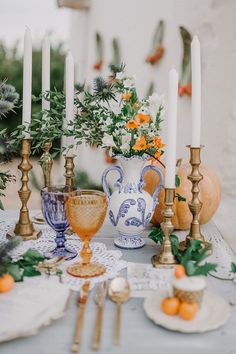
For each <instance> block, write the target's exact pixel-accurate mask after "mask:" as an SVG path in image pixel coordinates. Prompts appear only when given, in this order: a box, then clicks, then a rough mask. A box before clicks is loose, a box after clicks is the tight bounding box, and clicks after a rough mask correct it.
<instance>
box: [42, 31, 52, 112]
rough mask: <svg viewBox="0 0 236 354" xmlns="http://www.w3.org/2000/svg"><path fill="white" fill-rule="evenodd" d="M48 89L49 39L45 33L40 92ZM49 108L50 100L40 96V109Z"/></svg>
mask: <svg viewBox="0 0 236 354" xmlns="http://www.w3.org/2000/svg"><path fill="white" fill-rule="evenodd" d="M46 91H50V41H49V37H48V35H47V34H46V35H45V36H44V38H43V42H42V93H44V92H46ZM45 109H47V110H48V109H50V102H49V101H47V100H45V98H42V110H45Z"/></svg>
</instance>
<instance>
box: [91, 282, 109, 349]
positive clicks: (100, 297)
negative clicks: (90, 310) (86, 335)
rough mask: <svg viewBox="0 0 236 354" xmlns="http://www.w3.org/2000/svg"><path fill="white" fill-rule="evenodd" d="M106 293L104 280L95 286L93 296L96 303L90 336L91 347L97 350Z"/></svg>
mask: <svg viewBox="0 0 236 354" xmlns="http://www.w3.org/2000/svg"><path fill="white" fill-rule="evenodd" d="M106 295H107V282H106V281H104V282H102V283H100V284H99V285H98V286H97V288H96V293H95V296H94V301H95V303H96V304H97V316H96V322H95V327H94V334H93V337H92V345H91V348H92V349H93V350H99V348H100V342H101V332H102V317H103V305H104V302H105V299H106Z"/></svg>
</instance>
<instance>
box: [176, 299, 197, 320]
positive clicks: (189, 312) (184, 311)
mask: <svg viewBox="0 0 236 354" xmlns="http://www.w3.org/2000/svg"><path fill="white" fill-rule="evenodd" d="M198 310H199V305H198V304H197V303H196V302H193V303H191V304H190V303H188V302H182V303H181V304H180V307H179V316H180V317H181V318H182V319H183V320H186V321H190V320H193V319H194V317H195V316H196V314H197V313H198Z"/></svg>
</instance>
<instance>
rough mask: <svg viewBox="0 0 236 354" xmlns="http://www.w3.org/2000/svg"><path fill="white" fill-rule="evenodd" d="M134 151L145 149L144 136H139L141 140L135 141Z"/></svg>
mask: <svg viewBox="0 0 236 354" xmlns="http://www.w3.org/2000/svg"><path fill="white" fill-rule="evenodd" d="M132 149H133V150H135V151H142V150H146V149H147V142H146V139H145V137H144V136H141V138H139V139H137V140H136V142H135V144H134V146H133V148H132Z"/></svg>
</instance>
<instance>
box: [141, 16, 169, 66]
mask: <svg viewBox="0 0 236 354" xmlns="http://www.w3.org/2000/svg"><path fill="white" fill-rule="evenodd" d="M164 29H165V23H164V21H163V20H160V21H159V23H158V26H157V28H156V31H155V33H154V35H153V41H152V49H151V52H150V54H149V55H148V56H147V58H146V62H147V63H149V64H151V65H154V64H156V63H157V62H158V61H159V60H160V59H161V58H162V57H163V54H164V53H165V48H164V46H163V44H162V43H163V37H164Z"/></svg>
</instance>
